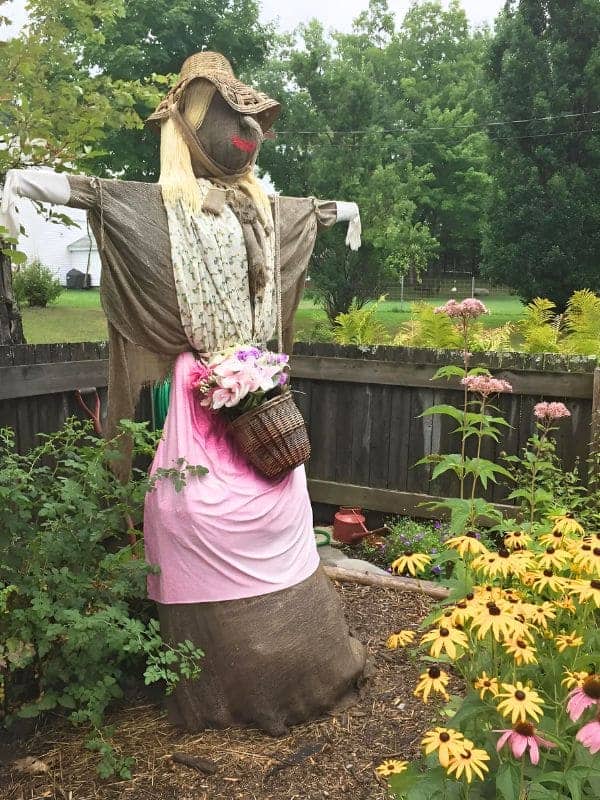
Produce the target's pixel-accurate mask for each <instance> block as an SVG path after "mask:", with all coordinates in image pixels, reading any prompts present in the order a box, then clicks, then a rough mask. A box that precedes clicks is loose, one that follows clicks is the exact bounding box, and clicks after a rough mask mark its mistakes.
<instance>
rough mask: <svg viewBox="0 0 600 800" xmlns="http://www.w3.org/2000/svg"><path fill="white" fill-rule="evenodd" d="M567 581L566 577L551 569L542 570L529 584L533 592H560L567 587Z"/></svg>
mask: <svg viewBox="0 0 600 800" xmlns="http://www.w3.org/2000/svg"><path fill="white" fill-rule="evenodd" d="M568 585H569V582H568V580H567V579H566V578H562V577H561V576H560V575H556V574H555V573H554V572H553V571H552V570H551V569H545V570H542V572H541V573H539V574H538V576H537V578H536V579H535V580H534V582H533V583H532V585H531V588H532V589H533V591H534V592H537V593H538V594H543V593H544V592H546V591H550V592H553V593H554V594H560V593H561V592H564V591H565V589H567V587H568Z"/></svg>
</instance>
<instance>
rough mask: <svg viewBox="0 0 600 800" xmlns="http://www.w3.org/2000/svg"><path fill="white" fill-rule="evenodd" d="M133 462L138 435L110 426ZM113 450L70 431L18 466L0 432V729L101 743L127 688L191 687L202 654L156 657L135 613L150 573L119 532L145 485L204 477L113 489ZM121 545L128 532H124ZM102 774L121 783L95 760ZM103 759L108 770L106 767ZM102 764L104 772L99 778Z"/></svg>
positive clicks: (134, 519)
mask: <svg viewBox="0 0 600 800" xmlns="http://www.w3.org/2000/svg"><path fill="white" fill-rule="evenodd" d="M121 430H122V431H123V432H126V433H127V434H129V435H131V437H132V439H133V442H134V450H135V453H136V454H137V455H145V456H149V455H151V454H152V453H153V450H154V447H155V444H156V436H155V435H154V434H152V433H149V432H148V430H147V427H146V425H140V424H135V423H122V428H121ZM117 458H119V453H118V452H117V450H116V448H115V443H114V442H107V441H105V440H103V439H97V438H95V437H93V436H91V435H90V434H89V427H88V426H83V425H82V424H81V423H78V422H76V421H74V420H71V421H69V422H67V423H66V425H65V426H64V428H63V429H62V430H61V431H59V432H58V433H55V434H52V435H50V436H45V437H43V441H42V443H41V444H40V445H39V446H37V447H35V448H34V449H32V450H31V451H30V452H29V453H27V454H25V455H20V454H19V453H17V451H16V449H15V441H14V434H13V433H12V432H11V431H10V429H3V430H0V546H1V548H2V553H3V556H2V559H1V561H0V689H1V690H2V703H1V713H0V716H1V717H2V722H3V724H4V725H5V726H8V727H10V725H11V723H12V722H13V721H14V720H15V719H16V718H18V717H26V718H33V717H38V716H40V715H43V714H44V713H47V712H52V713H53V714H59V715H65V716H67V717H68V718H69V719H70V720H71V721H72V722H73V723H76V724H83V725H86V726H87V727H88V729H91V731H92V738H94V739H95V740H97V739H98V737H99V736H100V737H102V726H103V719H104V714H105V712H106V710H107V708H108V707H109V705H110V704H111V703H112V702H114V701H115V700H116V699H118V698H120V697H121V696H122V694H123V684H124V681H125V680H126V679H127V678H128V677H132V676H133V677H135V676H137V677H139V678H143V679H144V680H145V682H146V683H150V682H153V681H157V680H162V681H164V682H165V684H166V687H167V690H169V688H172V687H173V685H174V684H175V683H176V682H177V680H178V679H179V677H180V676H185V677H194V676H196V675H197V674H198V672H199V669H200V658H201V656H202V652H201V651H200V650H199V649H198V648H196V647H195V646H194V645H193V644H192V643H191V642H183V643H181V644H179V645H178V646H176V647H170V646H167V645H166V644H165V643H163V642H162V640H161V638H160V635H159V628H158V623H157V621H156V620H155V619H153V611H152V608H151V606H150V605H149V604H146V602H145V597H146V575H147V574H148V572H149V571H150V570H151V569H153V568H152V567H149V566H148V565H147V564H146V562H145V561H144V559H143V553H142V551H141V549H140V547H139V542H137V543H136V544H125V541H127V539H126V536H125V533H126V523H125V521H126V520H127V521H128V522H127V525H129V526H135V525H137V524H139V523H140V522H141V519H142V512H143V500H144V496H145V494H146V492H147V491H149V490H151V489H152V486H153V483H154V481H155V480H163V479H167V480H173V481H175V487H176V488H178V487H181V486H183V485H184V484H185V481H186V480H199V479H200V476H201V475H202V474H203V473H204V472H205V471H206V470H204V469H203V468H201V467H191V466H188V465H186V464H185V463H184V462H182V464H180V465H178V466H177V467H176V468H174V469H172V470H167V471H161V472H160V473H159V474H158V475H157V476H156V477H155V478H152V479H150V478H149V477H148V476H147V475H146V473H145V472H142V471H139V470H134V472H133V475H132V477H131V479H130V480H129V481H128V482H127V483H125V484H123V483H121V482H120V481H119V480H117V478H116V477H115V475H114V474H113V472H112V470H111V469H110V464H111V462H113V461H115V459H117ZM129 534H130V536H133V535H134V534H135V529H134V528H133V527H130V530H129ZM100 752H101V755H103V756H105V757H104V758H103V761H102V762H101V769H102V770H103V772H104V773H107V772H109V771H110V770H111V769H113V768H114V769H116V771H118V772H119V773H120V774H121V775H122V776H126V775H127V774H128V773H129V766H130V763H129V762H128V761H127V760H118V759H117V760H116V761H115V759H114V754H113V755H111V756H110V758H109V757H108V754H107V751H105V750H102V749H101V750H100ZM111 758H112V759H113V762H114V763H113V762H111V760H110V759H111ZM111 763H112V767H111Z"/></svg>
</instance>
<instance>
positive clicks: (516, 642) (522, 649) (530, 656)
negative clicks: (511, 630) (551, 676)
mask: <svg viewBox="0 0 600 800" xmlns="http://www.w3.org/2000/svg"><path fill="white" fill-rule="evenodd" d="M504 649H505V650H506V652H507V653H508V654H509V655H511V656H512V657H513V658H514V660H515V663H516V664H518V665H521V664H537V658H536V657H535V649H534V648H533V647H532V646H531V644H530V643H529V642H527V641H526V640H525V639H520V638H519V637H518V636H513V637H511V638H510V639H507V640H506V641H505V642H504Z"/></svg>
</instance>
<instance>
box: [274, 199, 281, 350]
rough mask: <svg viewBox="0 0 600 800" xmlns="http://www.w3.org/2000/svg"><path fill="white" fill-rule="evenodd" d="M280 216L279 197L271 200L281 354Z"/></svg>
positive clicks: (279, 347)
mask: <svg viewBox="0 0 600 800" xmlns="http://www.w3.org/2000/svg"><path fill="white" fill-rule="evenodd" d="M280 225H281V216H280V213H279V195H278V194H276V195H275V196H274V198H273V227H274V229H275V298H276V302H277V352H278V353H282V352H283V319H282V311H281V227H280Z"/></svg>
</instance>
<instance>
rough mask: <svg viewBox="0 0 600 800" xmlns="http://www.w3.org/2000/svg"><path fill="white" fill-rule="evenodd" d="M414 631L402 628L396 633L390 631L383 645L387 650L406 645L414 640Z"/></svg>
mask: <svg viewBox="0 0 600 800" xmlns="http://www.w3.org/2000/svg"><path fill="white" fill-rule="evenodd" d="M415 635H416V634H415V632H414V631H409V630H404V631H398V633H392V634H391V635H390V636H388V638H387V641H386V643H385V646H386V647H387V648H388V650H396V649H397V648H398V647H406V645H407V644H412V642H414V640H415Z"/></svg>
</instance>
